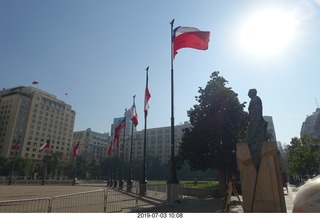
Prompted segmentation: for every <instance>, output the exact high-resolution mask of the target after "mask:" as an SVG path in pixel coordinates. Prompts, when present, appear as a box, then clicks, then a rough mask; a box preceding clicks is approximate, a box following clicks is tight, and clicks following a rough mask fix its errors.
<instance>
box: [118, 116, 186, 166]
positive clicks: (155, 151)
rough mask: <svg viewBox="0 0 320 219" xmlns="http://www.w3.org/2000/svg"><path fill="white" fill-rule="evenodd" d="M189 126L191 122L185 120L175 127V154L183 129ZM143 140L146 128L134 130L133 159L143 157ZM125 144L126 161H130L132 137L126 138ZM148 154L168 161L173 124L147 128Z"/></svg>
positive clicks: (162, 160) (162, 161)
mask: <svg viewBox="0 0 320 219" xmlns="http://www.w3.org/2000/svg"><path fill="white" fill-rule="evenodd" d="M188 127H191V124H190V123H189V122H185V123H184V124H180V125H176V126H175V127H174V140H175V154H176V153H177V151H178V149H179V143H180V142H181V138H182V136H183V129H185V128H188ZM143 142H144V130H141V131H136V132H134V134H133V141H132V160H142V159H143V147H144V146H143ZM120 144H121V147H122V145H123V139H122V138H121V136H120ZM124 145H125V147H124V161H125V162H129V159H130V147H131V137H126V138H125V144H124ZM118 151H120V150H118ZM146 156H147V157H150V156H155V157H158V158H159V160H160V162H161V163H162V164H165V163H167V162H168V160H169V159H170V156H171V126H167V127H160V128H152V129H147V134H146Z"/></svg>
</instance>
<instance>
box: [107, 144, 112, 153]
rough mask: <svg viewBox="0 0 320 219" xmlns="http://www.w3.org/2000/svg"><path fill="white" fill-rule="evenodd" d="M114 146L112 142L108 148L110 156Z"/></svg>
mask: <svg viewBox="0 0 320 219" xmlns="http://www.w3.org/2000/svg"><path fill="white" fill-rule="evenodd" d="M112 145H113V142H112V141H111V142H110V144H109V147H108V151H107V154H108V156H110V155H111V151H112Z"/></svg>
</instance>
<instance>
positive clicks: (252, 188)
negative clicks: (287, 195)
mask: <svg viewBox="0 0 320 219" xmlns="http://www.w3.org/2000/svg"><path fill="white" fill-rule="evenodd" d="M237 164H238V170H239V171H240V182H241V189H242V198H243V204H242V206H243V210H244V212H287V210H286V205H285V199H284V193H283V187H282V182H281V174H280V163H279V153H278V149H277V144H276V142H274V141H268V142H263V143H262V148H261V161H260V167H259V170H258V173H257V171H256V168H255V166H254V164H253V161H252V159H251V154H250V151H249V147H248V145H247V143H238V144H237Z"/></svg>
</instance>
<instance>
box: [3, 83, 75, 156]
mask: <svg viewBox="0 0 320 219" xmlns="http://www.w3.org/2000/svg"><path fill="white" fill-rule="evenodd" d="M74 122H75V111H74V110H72V108H71V106H70V105H69V104H67V103H65V102H63V101H61V100H59V99H57V97H56V96H54V95H52V94H49V93H47V92H45V91H42V90H40V89H37V88H34V87H31V86H30V87H24V86H19V87H14V88H10V89H3V90H2V91H0V156H5V157H13V156H18V157H28V158H30V159H32V160H42V158H43V156H44V155H45V154H47V153H48V152H55V151H59V152H62V153H63V155H64V160H65V161H68V160H69V158H70V153H72V138H73V128H74ZM18 140H19V144H18V145H19V147H18V149H17V151H16V153H15V154H14V150H13V147H14V144H15V142H17V141H18ZM47 140H50V147H49V148H47V149H45V150H44V151H42V152H39V151H38V149H39V147H40V146H42V145H44V144H45V143H46V142H47Z"/></svg>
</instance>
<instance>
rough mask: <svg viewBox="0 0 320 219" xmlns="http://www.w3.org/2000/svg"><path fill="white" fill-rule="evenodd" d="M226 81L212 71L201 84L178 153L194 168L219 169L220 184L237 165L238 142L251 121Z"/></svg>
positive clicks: (179, 157)
mask: <svg viewBox="0 0 320 219" xmlns="http://www.w3.org/2000/svg"><path fill="white" fill-rule="evenodd" d="M226 84H227V81H226V80H225V79H224V78H223V77H221V76H219V72H213V73H212V75H211V77H210V81H208V83H207V85H206V87H205V88H204V89H203V88H201V87H200V88H199V93H200V95H199V96H197V97H196V100H197V101H198V104H196V105H194V106H193V108H191V109H190V110H189V111H188V116H189V118H190V122H191V124H192V127H191V128H187V129H185V130H184V136H183V138H182V143H181V147H180V150H179V156H178V159H179V160H181V161H183V162H184V161H186V162H187V163H188V164H189V165H190V167H191V168H192V169H194V170H202V171H205V170H207V169H219V172H220V184H225V180H226V176H225V175H224V174H225V173H227V174H228V176H230V175H231V171H232V169H234V170H235V169H236V143H237V142H240V141H241V140H242V139H244V137H245V131H246V127H247V121H248V113H246V112H244V107H245V103H240V102H239V100H238V95H237V94H236V93H235V92H234V91H232V90H231V88H229V87H226ZM225 170H227V171H225ZM221 174H222V175H221Z"/></svg>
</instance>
